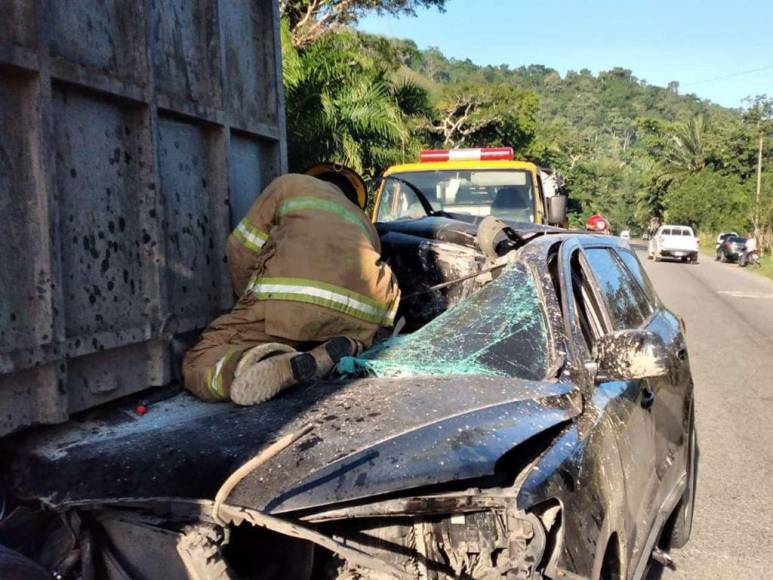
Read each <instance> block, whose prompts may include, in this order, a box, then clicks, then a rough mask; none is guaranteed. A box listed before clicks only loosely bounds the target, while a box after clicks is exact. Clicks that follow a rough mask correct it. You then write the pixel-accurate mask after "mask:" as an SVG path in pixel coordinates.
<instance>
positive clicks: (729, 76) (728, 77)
mask: <svg viewBox="0 0 773 580" xmlns="http://www.w3.org/2000/svg"><path fill="white" fill-rule="evenodd" d="M766 70H773V65H769V66H763V67H760V68H753V69H750V70H745V71H741V72H737V73H732V74H729V75H723V76H719V77H714V78H711V79H705V80H702V81H695V82H693V83H685V84H683V85H681V86H683V87H691V86H693V85H702V84H704V83H713V82H714V81H721V80H724V79H732V78H735V77H740V76H743V75H750V74H753V73H758V72H762V71H766Z"/></svg>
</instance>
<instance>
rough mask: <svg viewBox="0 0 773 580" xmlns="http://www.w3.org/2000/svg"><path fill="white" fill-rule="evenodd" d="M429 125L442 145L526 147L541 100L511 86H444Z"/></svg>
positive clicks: (532, 131) (534, 125) (530, 139)
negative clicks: (433, 118) (433, 117)
mask: <svg viewBox="0 0 773 580" xmlns="http://www.w3.org/2000/svg"><path fill="white" fill-rule="evenodd" d="M436 107H437V117H436V119H435V120H434V122H433V123H432V124H431V125H429V126H428V130H429V131H430V133H432V134H434V135H435V136H436V138H437V140H438V143H439V144H440V145H442V146H443V147H450V148H454V147H461V146H467V145H477V146H489V147H493V146H500V145H501V146H513V147H515V148H517V149H518V148H525V147H527V146H528V145H529V144H530V143H531V141H532V140H533V138H534V132H535V129H536V124H537V113H538V110H539V101H538V100H537V97H536V95H535V94H534V93H533V92H531V91H523V90H521V89H517V88H515V87H512V86H508V85H475V84H459V85H450V86H447V87H445V88H444V89H443V90H442V91H441V93H440V95H439V97H438V99H437V102H436Z"/></svg>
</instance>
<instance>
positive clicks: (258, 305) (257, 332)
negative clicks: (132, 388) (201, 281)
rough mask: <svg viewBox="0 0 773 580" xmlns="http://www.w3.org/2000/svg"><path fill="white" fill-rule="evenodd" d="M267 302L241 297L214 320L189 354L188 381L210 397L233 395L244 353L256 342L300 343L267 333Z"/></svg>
mask: <svg viewBox="0 0 773 580" xmlns="http://www.w3.org/2000/svg"><path fill="white" fill-rule="evenodd" d="M266 306H267V303H266V302H261V301H257V300H252V301H244V300H240V301H239V303H238V304H237V305H236V306H235V307H234V309H233V310H232V311H231V312H228V313H226V314H223V315H222V316H220V317H219V318H217V319H216V320H214V321H213V322H212V323H211V324H210V325H209V327H208V328H207V329H206V330H205V331H204V332H203V333H202V334H201V338H200V339H199V342H198V343H197V344H196V345H195V346H194V347H193V348H191V349H189V350H188V352H187V353H186V354H185V359H184V360H183V376H184V378H185V385H186V387H188V389H190V390H191V391H192V392H193V393H194V394H195V395H196V396H197V397H199V398H201V399H204V400H206V401H222V400H228V399H229V398H230V387H231V383H232V382H233V379H234V371H235V370H236V365H237V364H238V363H239V359H240V358H241V356H242V354H243V353H244V352H245V351H247V350H249V349H251V348H252V347H254V346H258V345H260V344H267V343H272V342H274V343H275V342H279V343H282V344H288V345H290V346H292V347H297V346H299V344H300V343H298V342H297V341H293V340H288V339H286V338H282V337H280V336H271V335H270V334H267V333H266V330H265V329H266V325H265V316H264V312H265V308H266Z"/></svg>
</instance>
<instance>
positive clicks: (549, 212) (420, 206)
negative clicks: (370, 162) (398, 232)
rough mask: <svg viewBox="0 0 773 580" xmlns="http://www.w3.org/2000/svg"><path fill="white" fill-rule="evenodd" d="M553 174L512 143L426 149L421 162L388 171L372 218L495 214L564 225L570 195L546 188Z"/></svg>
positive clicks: (467, 218) (466, 217) (469, 218)
mask: <svg viewBox="0 0 773 580" xmlns="http://www.w3.org/2000/svg"><path fill="white" fill-rule="evenodd" d="M548 176H549V174H548V173H546V172H544V171H542V170H540V168H539V167H537V165H535V164H534V163H531V162H528V161H517V160H515V159H514V153H513V149H512V148H510V147H498V148H487V149H454V150H428V151H422V152H421V156H420V162H419V163H409V164H403V165H395V166H393V167H390V168H389V169H387V171H386V172H385V173H384V175H383V177H382V179H381V183H380V184H379V187H378V191H377V195H376V202H375V205H374V208H373V213H372V219H373V221H374V222H378V223H386V222H393V221H397V220H403V219H411V218H420V217H424V216H431V215H434V216H446V217H452V218H455V219H462V220H464V221H476V218H477V219H479V218H481V217H484V216H487V215H493V216H495V217H497V218H500V219H503V220H507V221H513V222H525V223H533V224H549V225H557V226H562V225H564V223H565V221H566V196H564V195H560V194H558V193H557V192H556V191H555V188H554V187H545V184H544V183H543V178H545V179H547V178H548Z"/></svg>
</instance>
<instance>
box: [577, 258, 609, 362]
mask: <svg viewBox="0 0 773 580" xmlns="http://www.w3.org/2000/svg"><path fill="white" fill-rule="evenodd" d="M580 255H581V253H580V252H579V251H577V252H575V253H574V254H573V256H572V260H571V273H572V280H571V282H572V299H573V300H574V310H575V314H576V316H577V323H578V324H579V326H580V330H581V332H582V336H583V339H584V340H585V346H586V347H587V353H591V352H593V345H594V344H595V343H596V340H598V339H599V338H600V337H601V336H603V335H604V321H603V319H602V316H601V310H600V309H599V304H598V302H597V300H596V296H595V294H594V292H593V288H592V286H591V283H590V280H589V279H588V277H587V275H586V271H585V268H583V265H582V264H583V263H582V261H581V259H580Z"/></svg>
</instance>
